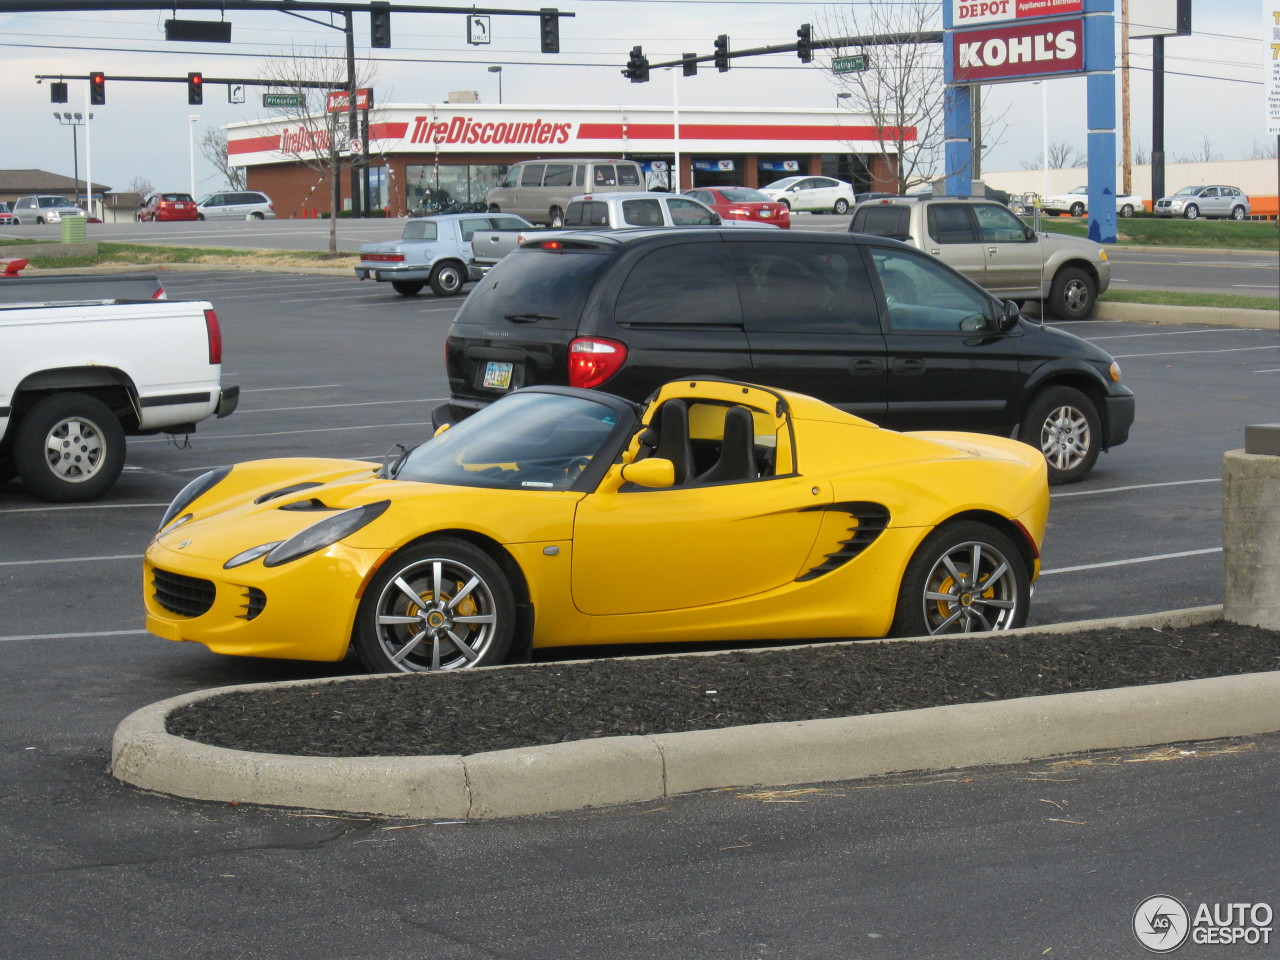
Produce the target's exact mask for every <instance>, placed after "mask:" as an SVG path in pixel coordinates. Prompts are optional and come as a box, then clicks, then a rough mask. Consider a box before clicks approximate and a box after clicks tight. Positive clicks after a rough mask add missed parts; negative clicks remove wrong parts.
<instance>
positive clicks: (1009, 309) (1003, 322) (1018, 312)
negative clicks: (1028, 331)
mask: <svg viewBox="0 0 1280 960" xmlns="http://www.w3.org/2000/svg"><path fill="white" fill-rule="evenodd" d="M1020 316H1022V308H1021V307H1019V306H1018V304H1017V303H1015V302H1014V301H1013V300H1006V301H1005V302H1004V304H1003V305H1002V306H1001V309H1000V317H999V320H998V321H997V326H999V328H1000V332H1001V333H1008V332H1009V331H1010V330H1012V329H1013V328H1014V327H1016V326H1017V325H1018V318H1019V317H1020Z"/></svg>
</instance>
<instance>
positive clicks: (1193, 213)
mask: <svg viewBox="0 0 1280 960" xmlns="http://www.w3.org/2000/svg"><path fill="white" fill-rule="evenodd" d="M1182 215H1183V216H1184V217H1186V218H1187V219H1188V220H1194V219H1195V218H1196V217H1198V216H1200V208H1199V207H1197V206H1196V205H1195V204H1194V203H1188V204H1187V209H1185V210H1183V211H1182Z"/></svg>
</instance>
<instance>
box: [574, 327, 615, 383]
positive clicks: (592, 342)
mask: <svg viewBox="0 0 1280 960" xmlns="http://www.w3.org/2000/svg"><path fill="white" fill-rule="evenodd" d="M626 362H627V345H626V344H625V343H619V342H618V341H617V340H604V339H602V338H600V337H579V338H578V339H576V340H574V341H572V342H571V343H570V344H569V386H571V387H586V388H590V387H598V386H600V384H602V383H604V382H605V381H606V380H608V379H609V378H610V377H612V376H613V375H614V374H615V373H617V372H618V371H619V370H621V369H622V365H623V364H624V363H626Z"/></svg>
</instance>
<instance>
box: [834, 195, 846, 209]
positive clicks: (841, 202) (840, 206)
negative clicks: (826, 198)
mask: <svg viewBox="0 0 1280 960" xmlns="http://www.w3.org/2000/svg"><path fill="white" fill-rule="evenodd" d="M835 212H836V213H848V212H849V201H848V200H846V199H844V197H841V198H840V199H839V200H837V201H836V205H835Z"/></svg>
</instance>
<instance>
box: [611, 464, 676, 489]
mask: <svg viewBox="0 0 1280 960" xmlns="http://www.w3.org/2000/svg"><path fill="white" fill-rule="evenodd" d="M622 479H623V480H625V481H626V482H627V483H634V484H635V485H636V486H639V487H656V488H661V487H673V486H675V483H676V465H675V464H674V463H672V462H671V461H670V460H661V459H658V458H657V457H646V458H645V459H643V460H637V461H636V462H635V463H628V464H627V465H626V466H624V467H623V468H622Z"/></svg>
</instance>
